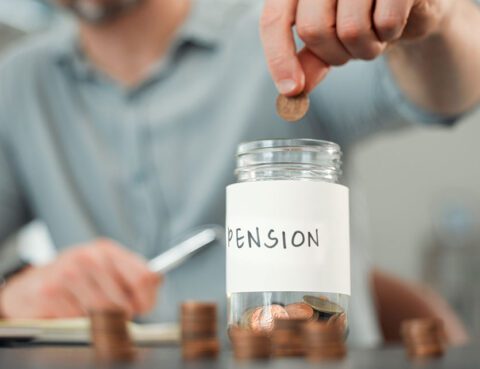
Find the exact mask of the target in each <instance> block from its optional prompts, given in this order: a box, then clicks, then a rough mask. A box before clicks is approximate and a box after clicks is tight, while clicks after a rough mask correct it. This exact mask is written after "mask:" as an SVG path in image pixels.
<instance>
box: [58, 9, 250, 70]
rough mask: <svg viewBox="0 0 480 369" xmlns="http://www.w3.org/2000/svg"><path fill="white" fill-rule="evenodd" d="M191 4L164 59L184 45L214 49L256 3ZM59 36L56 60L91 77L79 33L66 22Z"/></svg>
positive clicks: (72, 25)
mask: <svg viewBox="0 0 480 369" xmlns="http://www.w3.org/2000/svg"><path fill="white" fill-rule="evenodd" d="M191 1H192V5H191V9H190V12H189V14H188V16H187V19H186V20H185V22H184V24H183V25H182V27H181V28H180V29H179V31H178V32H177V35H176V37H175V39H174V41H173V43H172V47H171V48H170V51H169V53H168V54H169V55H166V56H165V59H169V58H170V57H171V55H172V54H173V53H174V52H175V51H176V50H177V49H178V48H179V47H181V46H182V45H184V44H185V43H192V44H194V45H197V46H199V47H205V48H215V47H216V46H218V45H219V44H221V43H222V41H223V40H224V39H225V35H226V31H227V29H228V27H230V26H231V25H232V24H233V23H235V22H234V21H235V19H236V18H237V17H238V15H239V14H241V12H243V11H245V10H246V9H248V8H249V7H251V5H252V4H254V3H255V2H256V1H255V0H191ZM56 32H58V30H56ZM61 33H62V36H61V40H60V42H59V43H57V47H56V48H55V51H56V52H55V57H56V58H57V61H59V62H60V63H67V64H70V66H71V67H72V69H73V71H74V72H75V73H76V74H77V76H81V77H86V76H90V75H91V74H92V68H91V66H90V65H89V63H88V60H86V57H85V56H84V54H83V53H82V51H81V45H80V43H79V39H78V32H77V29H76V27H75V26H74V24H72V23H67V26H66V27H65V29H64V30H63V31H62V32H61Z"/></svg>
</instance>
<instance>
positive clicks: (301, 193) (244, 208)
mask: <svg viewBox="0 0 480 369" xmlns="http://www.w3.org/2000/svg"><path fill="white" fill-rule="evenodd" d="M226 226H227V227H226V228H227V229H226V237H227V242H226V244H227V293H236V292H262V291H272V292H273V291H292V292H320V293H342V294H345V295H350V236H349V235H350V232H349V207H348V188H347V187H345V186H342V185H338V184H333V183H327V182H320V181H318V182H317V181H289V180H286V181H261V182H246V183H237V184H233V185H230V186H228V187H227V221H226Z"/></svg>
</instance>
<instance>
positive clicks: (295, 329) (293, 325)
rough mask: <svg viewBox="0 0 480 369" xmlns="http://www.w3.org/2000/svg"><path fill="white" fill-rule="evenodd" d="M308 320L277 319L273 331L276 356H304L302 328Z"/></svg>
mask: <svg viewBox="0 0 480 369" xmlns="http://www.w3.org/2000/svg"><path fill="white" fill-rule="evenodd" d="M306 322H307V320H305V319H290V318H286V319H275V326H274V329H273V332H272V350H273V355H274V356H276V357H285V356H303V355H304V354H305V349H304V343H303V339H302V328H303V325H304V324H305V323H306Z"/></svg>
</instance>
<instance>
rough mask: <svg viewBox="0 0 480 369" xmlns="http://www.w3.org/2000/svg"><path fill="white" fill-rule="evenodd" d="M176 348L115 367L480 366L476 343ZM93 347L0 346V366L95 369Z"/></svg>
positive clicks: (141, 354)
mask: <svg viewBox="0 0 480 369" xmlns="http://www.w3.org/2000/svg"><path fill="white" fill-rule="evenodd" d="M180 353H181V352H180V349H179V348H178V347H143V348H138V357H137V360H136V361H135V362H133V363H126V364H116V365H114V367H115V368H138V369H141V368H145V369H147V368H148V369H163V368H165V369H181V368H185V369H235V368H239V369H240V368H241V369H256V368H264V369H310V368H326V369H406V368H415V369H433V368H435V369H444V368H445V369H463V368H465V369H467V368H468V369H473V368H475V369H477V368H480V345H479V346H475V345H471V346H468V347H462V348H455V349H450V350H449V351H448V353H447V354H446V355H445V356H444V357H442V358H440V359H429V360H421V361H411V360H409V359H408V358H407V357H406V355H405V352H404V350H403V349H402V348H401V347H392V348H386V349H378V350H350V352H349V354H348V357H347V358H346V359H344V360H342V361H339V362H330V363H323V362H322V363H309V362H307V361H306V360H304V359H271V360H269V361H257V362H244V363H239V362H236V361H235V360H234V359H233V357H232V354H231V352H230V351H228V350H225V351H223V352H222V353H221V355H220V356H219V357H218V359H215V360H199V361H191V362H185V361H183V360H182V358H181V355H180ZM97 367H99V365H98V363H96V362H95V360H94V353H93V350H92V349H91V348H89V347H81V346H70V347H65V346H64V347H61V346H53V347H52V346H34V345H23V346H17V347H1V348H0V368H1V369H57V368H58V369H66V368H68V369H70V368H73V369H74V368H84V369H89V368H97Z"/></svg>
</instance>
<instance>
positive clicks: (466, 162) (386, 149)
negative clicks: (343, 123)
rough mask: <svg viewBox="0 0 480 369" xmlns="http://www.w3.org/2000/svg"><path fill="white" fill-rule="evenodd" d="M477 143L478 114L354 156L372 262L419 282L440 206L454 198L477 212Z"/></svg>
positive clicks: (364, 147) (372, 145)
mask: <svg viewBox="0 0 480 369" xmlns="http://www.w3.org/2000/svg"><path fill="white" fill-rule="evenodd" d="M479 83H480V81H479ZM479 139H480V112H479V113H477V114H472V115H471V116H469V117H467V119H465V120H464V121H462V122H461V123H460V124H458V125H457V126H455V127H453V128H448V129H443V128H441V129H438V128H432V129H430V128H428V129H424V128H421V129H411V130H406V131H404V132H400V133H394V134H390V135H383V136H381V137H376V138H374V139H373V140H369V141H367V142H364V143H362V144H361V145H360V146H359V147H357V148H356V149H355V150H354V152H353V155H352V163H351V164H352V169H353V173H352V177H353V182H354V183H355V184H356V185H358V186H359V191H360V192H361V194H362V196H363V200H364V201H362V202H363V204H365V208H366V214H367V217H368V222H364V223H368V224H369V231H370V232H369V236H368V237H367V238H368V239H369V248H370V252H371V255H372V258H373V260H374V262H376V263H377V264H378V265H379V266H381V267H383V268H385V269H387V270H389V271H391V272H394V273H396V274H398V275H400V276H402V277H405V278H407V279H411V280H420V279H421V277H422V266H421V257H422V256H423V253H424V250H425V247H426V246H427V245H428V242H429V238H430V235H431V232H432V222H433V220H434V219H435V217H436V216H437V212H438V208H439V204H442V203H443V202H445V201H448V199H450V198H452V197H453V198H454V199H456V198H461V199H463V200H464V201H466V202H467V203H469V205H470V206H472V207H473V208H475V209H479V208H480V165H479V164H480V162H479V159H480V144H479V143H480V142H479ZM478 247H479V248H480V244H479V245H478Z"/></svg>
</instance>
